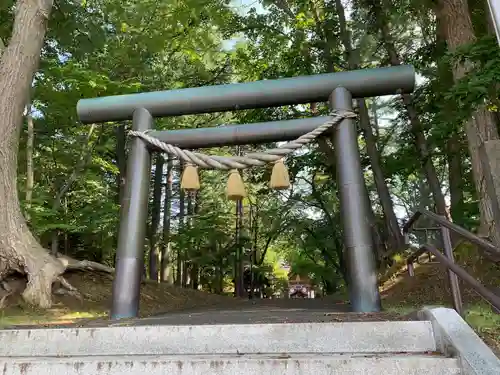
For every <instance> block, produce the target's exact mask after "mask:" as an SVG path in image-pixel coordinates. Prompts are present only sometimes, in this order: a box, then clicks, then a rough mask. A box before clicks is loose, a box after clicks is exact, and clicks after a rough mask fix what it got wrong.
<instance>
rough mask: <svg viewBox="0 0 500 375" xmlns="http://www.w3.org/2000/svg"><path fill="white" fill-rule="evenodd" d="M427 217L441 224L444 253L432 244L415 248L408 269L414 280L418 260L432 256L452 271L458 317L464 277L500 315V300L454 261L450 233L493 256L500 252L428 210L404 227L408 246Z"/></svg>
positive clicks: (452, 285)
mask: <svg viewBox="0 0 500 375" xmlns="http://www.w3.org/2000/svg"><path fill="white" fill-rule="evenodd" d="M421 216H426V217H428V218H430V219H432V220H433V221H435V222H437V223H438V224H439V225H440V226H441V235H442V237H443V247H444V253H445V254H441V252H440V251H439V250H438V249H437V248H436V247H434V246H432V245H430V244H424V245H422V246H421V247H420V248H415V247H413V246H411V248H412V249H415V250H416V251H415V252H414V253H413V254H412V255H411V256H410V257H409V258H408V259H407V261H406V263H407V268H408V273H409V274H410V276H414V269H413V262H415V260H417V259H418V258H419V257H420V256H421V255H422V254H423V253H425V252H428V253H430V254H432V255H434V257H435V258H436V259H437V260H438V261H439V263H441V264H443V265H444V266H445V267H446V268H447V269H448V276H449V281H450V288H451V292H452V296H453V307H454V308H455V310H457V312H458V313H460V314H461V313H462V296H461V293H460V286H459V284H458V279H457V276H458V277H460V278H461V279H462V280H463V281H464V282H466V283H467V284H469V285H470V286H471V287H472V288H473V289H474V290H475V291H476V292H477V293H478V294H479V295H480V296H481V297H483V298H484V299H485V300H486V301H487V302H488V303H490V304H491V305H492V306H493V307H494V308H495V309H496V310H497V311H500V296H497V295H496V294H495V293H493V292H492V291H490V290H489V289H488V288H486V287H485V286H483V285H482V284H481V283H480V282H479V281H477V280H476V279H475V278H474V277H473V276H471V275H470V274H469V273H468V272H467V271H466V270H464V269H463V268H462V267H460V266H459V265H457V264H456V263H455V262H454V260H453V248H452V245H451V239H450V230H451V231H453V232H455V233H457V234H459V235H461V236H463V237H465V238H466V239H468V240H469V241H470V242H472V243H474V244H476V245H478V246H480V247H482V248H484V249H486V250H487V251H490V252H491V253H493V254H499V255H500V250H499V249H498V248H497V247H495V246H494V245H493V244H492V243H490V242H489V241H486V240H484V239H482V238H480V237H478V236H476V235H475V234H473V233H471V232H469V231H468V230H466V229H464V228H462V227H460V226H458V225H456V224H454V223H452V222H451V221H449V220H447V219H446V218H444V217H442V216H439V215H437V214H435V213H434V212H430V211H427V210H420V211H417V212H416V213H415V214H414V215H413V216H412V217H411V218H410V220H408V222H406V224H405V225H404V226H403V234H404V236H405V242H406V243H407V244H408V245H410V244H409V238H408V233H409V231H410V230H411V229H412V226H413V224H415V222H416V221H417V220H418V219H419V218H420V217H421Z"/></svg>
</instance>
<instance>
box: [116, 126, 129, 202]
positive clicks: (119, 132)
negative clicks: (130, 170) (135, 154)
mask: <svg viewBox="0 0 500 375" xmlns="http://www.w3.org/2000/svg"><path fill="white" fill-rule="evenodd" d="M126 144H127V134H126V132H125V125H120V126H117V127H116V165H117V167H118V175H117V186H118V204H120V205H121V203H122V199H123V195H124V194H125V179H126V175H127V148H126Z"/></svg>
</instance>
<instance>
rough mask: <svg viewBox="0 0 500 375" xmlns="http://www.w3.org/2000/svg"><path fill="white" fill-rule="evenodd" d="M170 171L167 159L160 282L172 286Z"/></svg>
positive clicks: (170, 163) (169, 162)
mask: <svg viewBox="0 0 500 375" xmlns="http://www.w3.org/2000/svg"><path fill="white" fill-rule="evenodd" d="M172 170H173V162H172V159H171V158H169V159H168V161H167V174H166V184H167V185H166V187H165V201H164V206H163V245H162V250H161V270H160V279H161V281H162V282H168V283H170V284H173V282H174V279H173V278H174V275H173V272H172V262H171V259H170V258H171V257H170V256H171V254H170V224H171V216H172Z"/></svg>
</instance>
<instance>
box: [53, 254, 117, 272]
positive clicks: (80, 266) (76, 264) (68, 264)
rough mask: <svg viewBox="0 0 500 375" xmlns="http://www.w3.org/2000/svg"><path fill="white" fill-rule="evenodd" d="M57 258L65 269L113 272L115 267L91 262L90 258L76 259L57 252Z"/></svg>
mask: <svg viewBox="0 0 500 375" xmlns="http://www.w3.org/2000/svg"><path fill="white" fill-rule="evenodd" d="M57 259H58V260H59V261H60V262H61V263H62V264H63V265H64V267H65V268H66V271H73V270H75V271H76V270H79V271H97V272H104V273H114V272H115V269H114V268H112V267H108V266H106V265H104V264H101V263H97V262H92V261H90V260H76V259H73V258H71V257H68V256H67V255H62V254H57Z"/></svg>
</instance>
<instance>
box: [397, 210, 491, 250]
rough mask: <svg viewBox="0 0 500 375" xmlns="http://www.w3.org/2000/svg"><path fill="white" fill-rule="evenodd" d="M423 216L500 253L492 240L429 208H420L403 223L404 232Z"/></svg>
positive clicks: (487, 248)
mask: <svg viewBox="0 0 500 375" xmlns="http://www.w3.org/2000/svg"><path fill="white" fill-rule="evenodd" d="M421 216H426V217H428V218H429V219H432V220H433V221H435V222H436V223H438V224H440V225H442V226H443V227H446V228H448V229H449V230H451V231H452V232H455V233H457V234H459V235H461V236H462V237H465V238H466V239H468V240H469V241H470V242H472V243H474V244H476V245H478V246H481V247H482V248H484V249H486V250H488V251H490V252H491V253H493V254H498V255H500V250H499V249H498V248H497V247H496V246H495V245H493V244H492V243H491V242H489V241H487V240H485V239H483V238H481V237H478V236H476V235H475V234H474V233H471V232H469V231H468V230H467V229H465V228H462V227H461V226H459V225H457V224H455V223H452V222H451V221H449V220H448V219H446V218H444V217H443V216H439V215H438V214H435V213H434V212H431V211H427V210H419V211H417V212H415V213H414V214H413V216H412V217H411V218H410V220H408V221H407V222H406V223H405V225H403V234H407V233H408V232H409V231H410V230H411V227H412V226H413V224H415V222H416V221H417V220H418V219H419V218H420V217H421Z"/></svg>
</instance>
